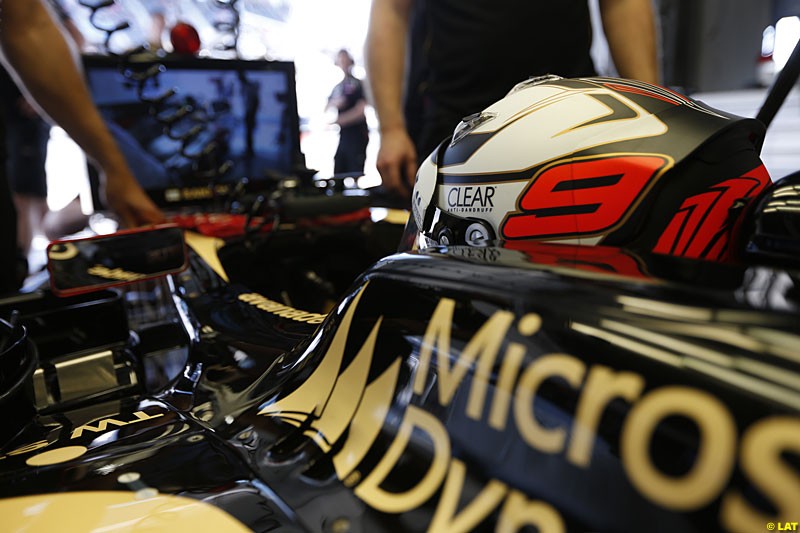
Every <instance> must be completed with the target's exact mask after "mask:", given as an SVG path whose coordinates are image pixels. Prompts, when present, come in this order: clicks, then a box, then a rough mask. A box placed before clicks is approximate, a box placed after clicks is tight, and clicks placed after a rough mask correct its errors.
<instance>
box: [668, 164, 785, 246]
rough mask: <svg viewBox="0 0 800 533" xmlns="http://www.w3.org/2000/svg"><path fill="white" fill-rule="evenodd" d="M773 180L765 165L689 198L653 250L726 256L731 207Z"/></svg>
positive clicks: (730, 226)
mask: <svg viewBox="0 0 800 533" xmlns="http://www.w3.org/2000/svg"><path fill="white" fill-rule="evenodd" d="M770 183H772V182H771V180H770V177H769V174H768V173H767V170H766V168H764V165H761V166H759V167H756V168H755V169H753V170H752V171H750V172H749V173H747V174H745V175H744V176H741V177H739V178H733V179H729V180H725V181H723V182H721V183H719V184H717V185H714V186H713V187H711V188H709V189H708V190H707V191H706V192H703V193H700V194H697V195H694V196H692V197H690V198H687V199H686V200H685V201H684V202H683V205H681V208H680V210H678V212H677V213H676V214H675V216H674V217H673V218H672V221H670V223H669V225H668V226H667V229H666V230H664V233H662V234H661V237H660V238H659V239H658V243H657V244H656V246H655V248H653V251H654V252H657V253H662V254H671V255H677V256H683V257H691V258H703V259H711V260H724V259H727V256H728V252H729V250H728V243H729V242H730V240H731V237H732V235H731V234H732V230H733V227H732V224H731V222H732V217H731V208H732V207H733V206H734V204H735V203H736V202H738V201H740V200H744V199H747V198H752V197H754V196H755V195H757V194H758V193H759V192H760V191H761V190H763V189H764V187H766V186H767V185H769V184H770Z"/></svg>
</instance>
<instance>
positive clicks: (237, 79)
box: [84, 56, 305, 207]
mask: <svg viewBox="0 0 800 533" xmlns="http://www.w3.org/2000/svg"><path fill="white" fill-rule="evenodd" d="M84 68H85V71H86V77H87V80H88V84H89V88H90V91H91V93H92V97H93V99H94V102H95V104H96V105H97V107H98V109H99V110H100V112H101V114H102V116H103V118H104V119H105V120H106V123H107V125H108V127H109V129H110V131H111V133H112V134H113V135H114V138H115V139H116V141H117V143H118V145H119V146H120V149H121V151H122V153H123V154H124V156H125V158H126V159H127V161H128V164H129V166H130V167H131V170H132V171H133V173H134V175H135V176H136V179H137V180H138V181H139V183H140V184H141V185H142V187H143V188H144V189H145V191H147V193H148V194H149V195H150V196H151V197H152V198H153V199H154V200H155V201H156V203H157V204H159V205H160V206H162V207H167V206H180V205H196V204H202V203H204V202H208V201H210V200H212V199H213V198H214V197H218V196H220V195H224V194H225V193H226V192H227V191H228V190H229V189H230V188H231V187H232V186H233V184H235V183H238V182H240V181H241V179H242V178H247V180H248V183H249V188H250V189H257V188H259V187H260V186H263V185H264V184H265V183H266V182H267V181H271V180H274V179H275V178H276V177H283V176H286V175H287V174H291V173H292V172H294V171H297V170H299V169H304V168H305V164H304V158H303V156H302V154H301V152H300V129H299V120H298V116H297V99H296V98H297V97H296V89H295V70H294V64H293V63H291V62H284V61H243V60H222V59H207V58H180V59H160V60H159V61H158V62H148V61H144V62H143V61H137V62H135V63H130V68H121V67H120V62H119V60H118V59H114V58H109V57H105V56H87V57H85V58H84ZM144 72H148V73H149V74H151V75H143V74H142V73H144ZM140 80H143V81H140ZM172 92H174V94H171V95H170V93H172ZM95 189H96V188H95ZM95 193H96V191H93V196H94V201H95V205H97V202H99V196H98V195H97V194H95Z"/></svg>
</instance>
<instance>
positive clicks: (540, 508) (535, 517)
mask: <svg viewBox="0 0 800 533" xmlns="http://www.w3.org/2000/svg"><path fill="white" fill-rule="evenodd" d="M525 526H534V527H536V528H537V531H538V532H539V533H563V532H564V531H566V527H565V526H564V520H563V519H562V518H561V515H560V514H558V511H556V510H555V509H554V508H553V507H551V506H550V505H548V504H546V503H544V502H541V501H536V500H533V501H532V500H528V499H527V498H526V497H525V496H524V495H523V494H522V493H520V492H517V491H513V492H512V493H511V494H510V495H509V496H508V499H506V503H505V505H503V509H502V511H500V518H499V520H498V521H497V526H496V527H495V533H516V532H517V531H519V530H521V529H522V528H524V527H525Z"/></svg>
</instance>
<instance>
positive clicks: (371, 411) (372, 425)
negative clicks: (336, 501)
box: [333, 359, 400, 485]
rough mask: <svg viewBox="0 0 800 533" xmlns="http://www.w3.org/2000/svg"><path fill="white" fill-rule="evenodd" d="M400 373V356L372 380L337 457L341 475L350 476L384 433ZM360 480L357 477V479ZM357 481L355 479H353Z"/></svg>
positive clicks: (338, 472) (347, 477)
mask: <svg viewBox="0 0 800 533" xmlns="http://www.w3.org/2000/svg"><path fill="white" fill-rule="evenodd" d="M399 376H400V359H396V360H395V361H394V363H392V365H391V366H390V367H389V368H387V369H386V370H385V371H384V372H383V373H382V374H381V375H380V376H379V377H378V378H377V379H376V380H375V381H373V382H372V383H370V384H369V386H368V387H367V388H366V390H365V391H364V396H363V397H362V398H361V403H360V404H359V405H358V410H357V411H356V413H355V415H354V416H353V421H352V423H351V424H350V431H349V433H348V435H347V440H346V441H345V443H344V445H343V446H342V450H341V451H340V452H339V453H337V454H336V456H335V457H334V458H333V466H334V468H335V469H336V474H337V475H338V476H339V479H345V480H348V479H350V477H351V476H352V474H356V473H357V472H354V470H355V468H356V467H357V466H358V464H359V463H360V462H361V460H362V459H364V457H365V456H366V455H367V452H368V451H369V449H370V448H371V447H372V444H373V443H374V442H375V441H376V440H377V438H378V435H379V434H380V431H381V427H383V421H384V420H385V419H386V415H387V414H388V413H389V406H390V405H391V404H392V398H394V391H395V386H396V384H397V380H398V378H399ZM356 483H357V481H356ZM353 485H355V483H353Z"/></svg>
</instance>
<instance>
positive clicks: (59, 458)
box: [25, 446, 88, 466]
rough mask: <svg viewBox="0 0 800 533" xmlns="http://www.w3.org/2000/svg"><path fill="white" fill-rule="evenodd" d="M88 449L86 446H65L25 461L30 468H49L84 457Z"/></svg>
mask: <svg viewBox="0 0 800 533" xmlns="http://www.w3.org/2000/svg"><path fill="white" fill-rule="evenodd" d="M87 451H88V449H87V448H86V447H85V446H65V447H63V448H56V449H55V450H49V451H46V452H42V453H39V454H36V455H32V456H30V457H28V458H27V459H26V460H25V464H27V465H28V466H49V465H57V464H61V463H66V462H68V461H72V460H73V459H77V458H78V457H81V456H82V455H84V454H85V453H86V452H87Z"/></svg>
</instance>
